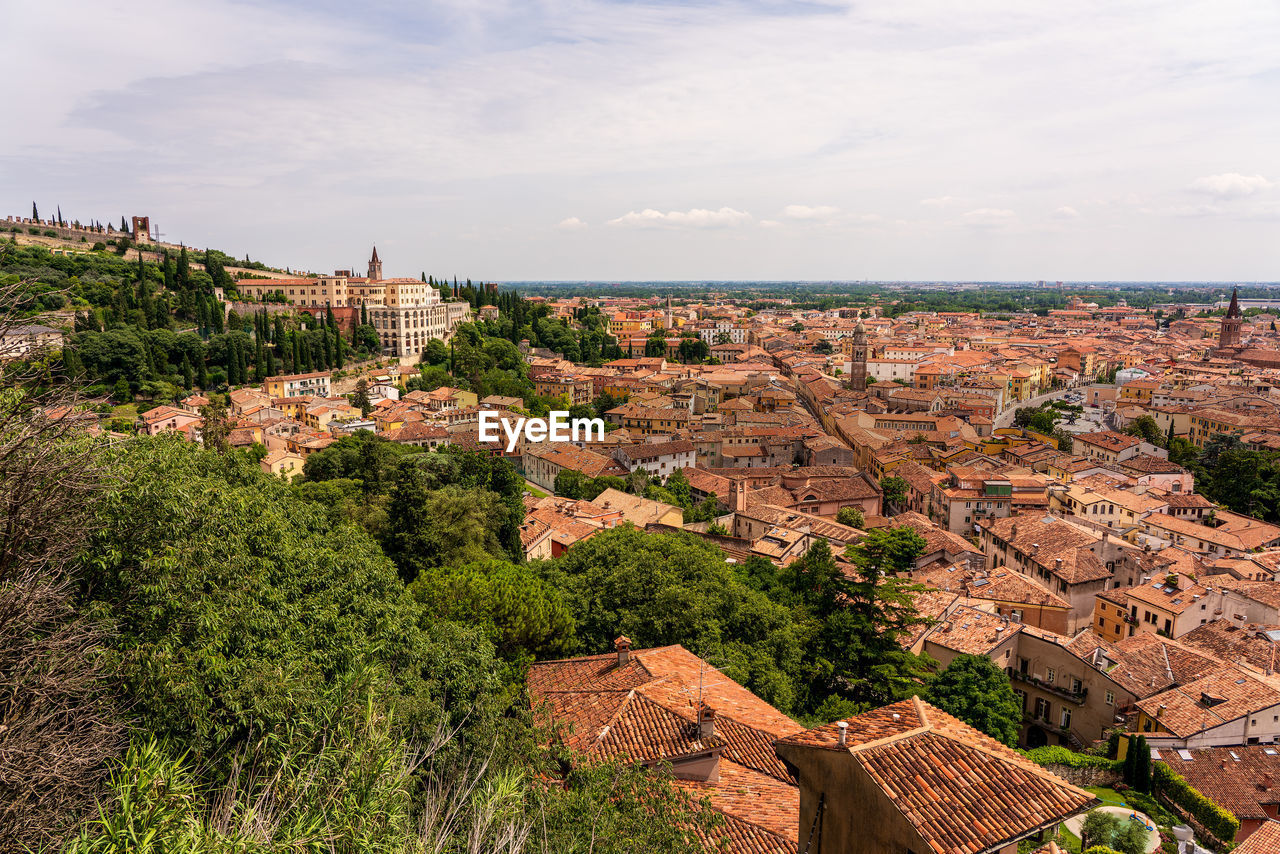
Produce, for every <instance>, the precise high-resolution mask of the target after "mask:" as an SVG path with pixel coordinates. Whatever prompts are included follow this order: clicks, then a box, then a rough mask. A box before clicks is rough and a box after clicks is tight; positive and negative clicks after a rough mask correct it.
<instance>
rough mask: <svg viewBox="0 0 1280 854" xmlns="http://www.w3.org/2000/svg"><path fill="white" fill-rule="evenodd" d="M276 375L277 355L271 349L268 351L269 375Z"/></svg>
mask: <svg viewBox="0 0 1280 854" xmlns="http://www.w3.org/2000/svg"><path fill="white" fill-rule="evenodd" d="M275 375H276V357H275V354H274V353H272V352H271V351H270V350H268V351H267V376H269V377H274V376H275Z"/></svg>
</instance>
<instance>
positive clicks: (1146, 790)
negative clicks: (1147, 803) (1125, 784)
mask: <svg viewBox="0 0 1280 854" xmlns="http://www.w3.org/2000/svg"><path fill="white" fill-rule="evenodd" d="M1134 779H1135V782H1134V788H1136V789H1137V790H1138V791H1139V792H1142V793H1143V794H1144V795H1145V794H1150V793H1151V748H1150V747H1148V746H1147V737H1146V736H1145V735H1140V736H1138V759H1137V762H1136V763H1135V765H1134Z"/></svg>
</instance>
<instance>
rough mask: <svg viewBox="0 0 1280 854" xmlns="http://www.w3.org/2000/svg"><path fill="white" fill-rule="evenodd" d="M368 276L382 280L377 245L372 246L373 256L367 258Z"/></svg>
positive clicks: (376, 280) (377, 280) (375, 279)
mask: <svg viewBox="0 0 1280 854" xmlns="http://www.w3.org/2000/svg"><path fill="white" fill-rule="evenodd" d="M369 278H370V279H372V280H373V281H375V282H379V281H382V259H381V258H379V257H378V247H376V246H375V247H373V256H372V257H371V258H370V259H369Z"/></svg>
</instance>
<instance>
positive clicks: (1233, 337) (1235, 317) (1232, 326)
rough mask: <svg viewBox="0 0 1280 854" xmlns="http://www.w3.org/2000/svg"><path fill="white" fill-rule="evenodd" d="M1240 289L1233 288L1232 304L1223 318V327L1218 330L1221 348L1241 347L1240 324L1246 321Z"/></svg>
mask: <svg viewBox="0 0 1280 854" xmlns="http://www.w3.org/2000/svg"><path fill="white" fill-rule="evenodd" d="M1238 294H1239V289H1238V288H1232V289H1231V305H1230V306H1228V307H1227V316H1226V317H1224V318H1222V328H1221V329H1220V330H1219V332H1218V349H1219V350H1239V349H1240V325H1241V324H1242V323H1244V315H1242V314H1241V313H1240V302H1239V296H1238Z"/></svg>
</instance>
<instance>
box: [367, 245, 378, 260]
mask: <svg viewBox="0 0 1280 854" xmlns="http://www.w3.org/2000/svg"><path fill="white" fill-rule="evenodd" d="M369 260H370V261H371V262H372V263H374V264H377V263H378V247H377V246H375V247H373V257H371V258H370V259H369Z"/></svg>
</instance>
